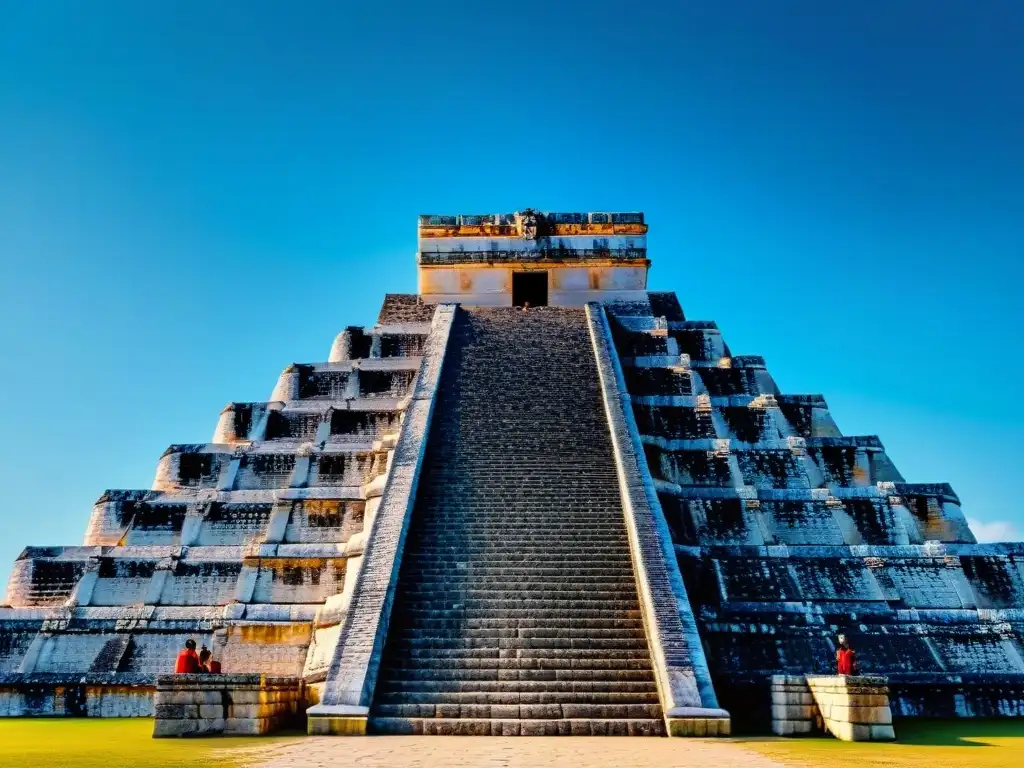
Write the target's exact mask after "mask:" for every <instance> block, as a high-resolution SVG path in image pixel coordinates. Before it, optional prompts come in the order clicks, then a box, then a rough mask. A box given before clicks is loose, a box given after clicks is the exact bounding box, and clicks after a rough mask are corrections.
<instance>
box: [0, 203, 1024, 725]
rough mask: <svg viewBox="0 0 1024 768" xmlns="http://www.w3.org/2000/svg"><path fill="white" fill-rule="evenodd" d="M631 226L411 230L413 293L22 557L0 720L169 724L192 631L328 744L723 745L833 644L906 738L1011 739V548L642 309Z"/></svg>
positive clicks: (636, 227) (819, 414) (941, 491)
mask: <svg viewBox="0 0 1024 768" xmlns="http://www.w3.org/2000/svg"><path fill="white" fill-rule="evenodd" d="M646 232H647V226H646V224H645V223H644V220H643V216H642V214H635V213H624V214H622V213H590V214H558V213H550V214H543V213H538V212H535V211H531V210H527V211H524V212H521V213H517V214H514V215H503V214H502V215H496V216H490V215H488V216H457V217H456V216H424V217H421V219H420V227H419V246H420V247H419V254H418V269H419V282H420V286H419V288H420V289H419V293H418V294H416V295H395V294H389V295H387V296H386V297H385V299H384V303H383V306H382V308H381V311H380V315H379V317H378V319H377V324H376V325H375V326H374V327H373V328H370V329H362V328H356V327H350V328H347V329H345V330H344V331H342V332H341V333H340V334H339V336H338V337H337V339H336V340H335V342H334V345H333V347H332V348H331V351H330V354H329V355H328V358H327V361H326V362H321V363H303V364H294V365H291V366H289V367H288V368H286V369H285V370H284V372H283V373H282V374H281V376H280V379H279V380H278V382H277V385H276V386H275V387H274V389H273V392H272V393H271V395H270V398H269V400H268V401H267V402H263V403H232V404H230V405H229V406H228V407H227V408H225V409H224V411H223V412H222V413H221V414H220V418H219V420H218V422H217V426H216V428H215V430H214V433H213V437H212V439H211V441H210V442H209V443H198V444H180V445H172V446H171V447H170V448H168V449H167V451H166V452H165V453H164V455H163V456H162V457H161V458H160V460H159V462H158V465H157V470H156V477H155V479H154V482H153V486H152V488H151V489H149V490H108V491H106V492H104V493H103V495H102V496H100V498H99V499H98V500H97V502H96V504H95V506H94V508H93V512H92V516H91V518H90V521H89V525H88V529H87V533H86V537H85V541H84V542H83V544H82V545H81V546H68V547H29V548H27V549H25V550H24V552H23V553H22V554H21V556H20V557H19V559H18V561H17V563H16V565H15V569H14V572H13V575H12V578H11V581H10V584H9V585H8V588H7V593H6V597H5V599H4V602H3V605H2V606H0V715H5V716H17V715H26V714H28V715H49V714H63V715H89V716H145V715H150V714H152V695H153V690H154V685H155V680H156V677H157V676H158V675H160V674H163V673H166V672H169V671H171V669H172V668H173V663H174V658H175V655H176V652H177V650H178V648H180V647H181V646H182V644H183V642H184V640H185V639H186V638H187V637H194V638H196V639H197V640H198V641H199V642H202V643H205V644H207V645H209V646H210V647H211V648H212V649H213V650H214V653H215V655H216V657H218V658H219V659H221V661H222V664H223V668H224V671H225V672H262V673H267V674H273V675H280V676H294V677H301V678H303V679H304V680H305V681H306V682H307V687H308V690H309V691H310V692H311V695H312V697H313V698H312V700H311V702H310V703H311V704H312V705H313V706H312V708H311V709H310V710H309V722H310V729H311V731H313V732H321V733H331V732H336V733H337V732H340V733H361V732H364V731H366V730H371V731H377V732H388V733H480V734H484V733H516V734H519V733H522V734H570V733H588V734H603V733H609V734H627V733H628V734H638V735H639V734H664V733H681V732H692V729H691V730H690V731H686V729H685V728H682V727H680V726H679V725H678V724H679V723H685V722H688V721H699V722H701V723H702V725H701V726H700V728H701V732H702V733H704V732H706V733H709V734H715V733H723V734H724V733H727V732H729V728H730V716H731V720H732V722H733V723H735V724H737V725H742V726H744V727H767V724H768V722H769V720H770V717H771V702H770V691H769V682H768V681H769V678H770V676H771V675H773V674H782V673H784V674H807V673H821V672H829V671H831V670H832V668H833V664H834V661H833V656H834V642H835V637H836V635H837V634H838V633H840V632H842V633H845V634H846V635H847V636H848V637H849V638H850V639H851V641H852V643H853V645H854V647H855V648H856V649H857V651H858V655H859V658H860V661H861V667H862V669H863V671H865V672H869V673H872V674H879V675H884V676H886V677H887V678H888V680H889V685H890V691H891V702H892V706H893V710H894V712H895V713H896V714H902V715H909V716H918V715H920V716H925V715H927V716H934V715H943V716H948V715H964V716H966V715H993V714H1007V715H1008V714H1024V645H1022V642H1024V584H1022V580H1024V545H1022V544H986V545H980V544H977V543H976V542H975V539H974V537H973V535H972V534H971V531H970V530H969V527H968V525H967V523H966V521H965V518H964V515H963V513H962V512H961V509H960V503H959V500H958V499H957V497H956V494H955V493H954V492H953V490H952V489H951V488H950V487H949V486H948V485H945V484H939V483H931V484H918V483H908V482H906V481H905V480H904V478H903V477H902V476H901V475H900V473H899V472H898V471H897V469H896V467H895V466H894V465H893V463H892V462H891V461H890V460H889V458H888V457H887V456H886V454H885V450H884V448H883V446H882V443H881V442H880V441H879V440H878V438H877V437H874V436H844V435H842V433H841V432H840V431H839V428H838V427H837V425H836V424H835V422H834V421H833V419H832V418H831V416H830V415H829V412H828V408H827V405H826V403H825V400H824V399H823V398H822V397H821V396H820V395H792V394H783V393H781V392H780V391H779V390H778V388H777V387H776V385H775V383H774V381H773V380H772V378H771V376H770V375H769V373H768V371H767V369H766V367H765V362H764V360H763V359H762V358H760V357H757V356H753V355H733V354H732V352H731V351H730V350H729V348H728V346H727V345H726V344H725V342H724V341H723V339H722V336H721V334H720V333H719V330H718V328H717V326H716V325H715V324H714V323H713V322H708V321H695V320H687V319H686V318H685V316H684V314H683V311H682V309H681V306H680V303H679V301H678V300H677V298H676V296H675V295H674V294H671V293H655V292H649V291H647V271H648V268H649V266H650V261H649V259H648V254H647V248H646ZM523 305H528V308H527V309H525V310H524V309H523Z"/></svg>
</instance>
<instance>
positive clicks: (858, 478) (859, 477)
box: [853, 462, 869, 485]
mask: <svg viewBox="0 0 1024 768" xmlns="http://www.w3.org/2000/svg"><path fill="white" fill-rule="evenodd" d="M853 480H854V482H855V483H858V484H863V485H867V484H868V480H869V477H868V472H867V470H866V469H864V467H863V466H862V465H861V464H860V463H859V462H858V463H855V464H854V465H853Z"/></svg>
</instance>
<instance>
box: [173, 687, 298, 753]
mask: <svg viewBox="0 0 1024 768" xmlns="http://www.w3.org/2000/svg"><path fill="white" fill-rule="evenodd" d="M153 709H154V712H155V715H156V721H155V722H154V724H153V736H154V738H159V737H165V736H210V735H214V734H234V735H248V736H258V735H262V734H266V733H270V732H272V731H275V730H278V729H279V728H282V727H284V726H286V725H290V724H292V723H294V722H295V721H296V720H297V719H298V717H299V716H300V715H301V714H302V713H303V712H304V711H305V709H306V694H305V684H304V683H303V682H302V680H301V679H300V678H297V677H268V676H266V675H208V674H202V675H163V676H161V677H160V678H159V679H158V680H157V686H156V700H155V702H154V707H153Z"/></svg>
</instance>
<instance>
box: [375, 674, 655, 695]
mask: <svg viewBox="0 0 1024 768" xmlns="http://www.w3.org/2000/svg"><path fill="white" fill-rule="evenodd" d="M652 677H653V676H652ZM377 687H378V688H379V689H380V690H382V691H394V692H396V693H403V692H419V693H429V692H432V691H439V692H440V691H444V692H456V691H457V692H462V693H486V694H488V695H490V694H500V693H531V692H533V693H574V694H588V693H650V692H652V691H653V692H655V693H657V690H658V689H657V688H656V687H655V685H654V680H653V679H652V680H463V679H460V678H453V679H451V680H406V679H398V678H393V677H385V678H383V679H381V680H378V682H377Z"/></svg>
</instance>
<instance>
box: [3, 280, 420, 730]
mask: <svg viewBox="0 0 1024 768" xmlns="http://www.w3.org/2000/svg"><path fill="white" fill-rule="evenodd" d="M434 312H435V308H434V307H432V306H431V307H428V306H425V305H423V304H422V303H421V302H419V301H418V299H417V298H416V297H403V296H388V297H387V298H386V299H385V302H384V305H383V307H382V309H381V313H380V316H379V317H378V322H377V324H376V325H375V326H374V327H373V328H372V329H363V328H357V327H350V328H347V329H345V330H344V331H342V333H340V334H339V335H338V337H337V339H336V340H335V342H334V344H333V346H332V349H331V353H330V355H329V358H328V360H327V361H326V362H322V363H309V364H294V365H291V366H289V367H288V368H286V369H285V371H284V372H283V373H282V374H281V376H280V378H279V380H278V382H277V384H276V386H275V387H274V390H273V392H272V394H271V396H270V398H269V399H268V401H266V402H261V403H232V404H230V405H228V406H227V407H226V408H225V409H224V410H223V411H222V412H221V414H220V417H219V419H218V421H217V424H216V428H215V430H214V435H213V437H212V439H211V441H210V442H209V443H190V444H177V445H172V446H170V447H169V448H168V449H167V450H166V451H165V452H164V454H163V455H162V456H161V457H160V459H159V461H158V465H157V469H156V473H155V477H154V481H153V484H152V487H151V488H149V489H147V490H108V491H106V492H105V493H104V494H103V495H102V496H101V497H100V498H99V499H98V500H97V502H96V504H95V505H94V507H93V511H92V515H91V517H90V519H89V522H88V525H87V530H86V535H85V540H84V542H83V544H82V545H81V546H68V547H29V548H27V549H25V550H24V551H23V552H22V554H21V556H20V557H19V558H18V561H17V562H16V564H15V568H14V571H13V574H12V576H11V579H10V582H9V584H8V586H7V592H6V596H5V598H4V600H3V603H2V605H0V716H3V715H11V716H15V715H23V714H88V715H92V716H129V715H149V714H151V706H152V705H151V695H152V688H153V685H154V684H155V680H156V677H157V676H158V675H160V674H165V673H167V672H170V671H172V670H173V665H174V659H175V656H176V654H177V651H178V650H179V649H180V648H181V647H182V645H183V643H184V641H185V639H186V638H188V637H194V638H195V639H196V640H197V642H200V643H204V644H206V645H208V646H209V647H210V648H211V649H212V650H213V651H214V654H215V657H217V658H218V659H220V660H221V661H222V664H223V668H224V670H225V672H240V673H241V672H262V673H266V674H274V675H282V676H294V675H301V674H303V673H304V672H305V673H306V676H307V679H313V678H315V674H316V658H317V657H316V654H315V653H310V646H311V645H313V646H314V647H315V646H316V644H317V641H318V640H323V637H324V634H325V633H327V634H329V633H330V631H331V628H332V627H336V626H337V625H338V622H339V621H340V617H342V616H343V615H344V613H345V610H346V607H347V601H348V598H349V596H350V595H351V593H352V591H353V589H354V586H355V581H356V580H357V574H358V570H359V568H358V566H359V563H360V560H361V557H362V553H363V549H364V546H365V540H366V535H367V532H368V529H369V528H370V527H371V526H372V524H373V520H374V516H375V513H376V509H377V506H378V505H379V503H380V498H381V495H382V493H383V491H384V487H385V485H386V483H387V480H388V477H389V471H390V467H391V460H392V454H393V449H394V445H395V442H396V441H397V439H398V437H399V435H400V434H401V431H402V428H403V421H404V415H405V410H406V407H407V403H408V400H409V396H410V393H411V392H412V390H413V387H414V386H415V382H416V378H417V375H418V372H419V369H420V361H421V356H422V354H423V350H424V348H425V346H426V340H427V337H428V336H429V335H430V332H431V320H432V318H433V315H434Z"/></svg>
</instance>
